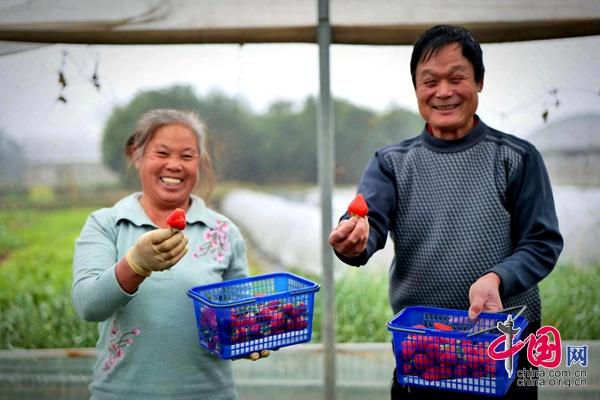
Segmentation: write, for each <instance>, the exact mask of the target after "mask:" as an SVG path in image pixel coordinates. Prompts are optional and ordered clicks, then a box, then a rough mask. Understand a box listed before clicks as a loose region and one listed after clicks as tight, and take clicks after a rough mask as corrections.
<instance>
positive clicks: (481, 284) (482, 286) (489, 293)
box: [469, 272, 504, 320]
mask: <svg viewBox="0 0 600 400" xmlns="http://www.w3.org/2000/svg"><path fill="white" fill-rule="evenodd" d="M499 288H500V277H499V276H498V275H496V274H495V273H493V272H490V273H489V274H485V275H484V276H482V277H481V278H479V279H477V280H476V281H475V283H473V284H472V285H471V288H470V289H469V302H470V303H471V307H470V308H469V319H471V320H474V319H476V318H477V317H478V316H479V314H480V313H481V312H482V311H489V312H497V311H500V310H502V309H503V308H504V307H502V300H500V291H499Z"/></svg>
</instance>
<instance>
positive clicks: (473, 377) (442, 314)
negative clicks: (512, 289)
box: [387, 306, 527, 396]
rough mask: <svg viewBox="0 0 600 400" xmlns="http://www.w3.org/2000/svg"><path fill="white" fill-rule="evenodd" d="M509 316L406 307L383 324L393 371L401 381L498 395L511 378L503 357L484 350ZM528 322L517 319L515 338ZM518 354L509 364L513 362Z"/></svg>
mask: <svg viewBox="0 0 600 400" xmlns="http://www.w3.org/2000/svg"><path fill="white" fill-rule="evenodd" d="M507 317H508V315H507V314H503V313H481V314H480V316H479V318H478V319H477V320H475V321H472V320H470V319H469V317H468V312H467V311H462V310H452V309H444V308H434V307H421V306H416V307H406V308H404V309H403V310H402V311H400V312H399V313H398V314H396V316H394V318H392V319H391V320H390V321H389V322H388V324H387V326H388V330H389V331H390V332H391V333H392V336H393V346H394V354H395V357H396V374H397V378H398V382H399V383H400V384H401V385H408V386H420V387H428V388H435V389H440V390H450V391H455V392H463V393H471V394H478V395H488V396H503V395H504V394H506V392H507V391H508V388H509V387H510V385H511V384H512V382H513V380H514V379H515V376H516V374H515V373H513V374H511V375H509V374H508V372H507V371H506V369H505V366H504V361H502V360H494V359H492V358H491V357H489V356H488V355H487V349H488V347H489V346H490V343H491V342H493V341H494V339H496V338H498V337H499V336H500V333H498V331H497V330H496V329H495V328H496V326H497V323H498V322H503V321H505V320H506V319H507ZM526 326H527V321H526V320H525V318H523V317H520V316H518V315H517V317H516V318H515V320H514V328H515V330H518V333H516V334H515V336H514V339H515V340H518V339H519V338H520V336H521V334H522V333H523V331H524V330H525V328H526ZM517 357H518V354H515V356H514V360H512V362H513V363H514V365H516V364H517Z"/></svg>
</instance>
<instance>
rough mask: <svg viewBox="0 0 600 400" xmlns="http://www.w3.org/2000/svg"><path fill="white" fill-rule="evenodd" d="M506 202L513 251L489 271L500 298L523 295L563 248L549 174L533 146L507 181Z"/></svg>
mask: <svg viewBox="0 0 600 400" xmlns="http://www.w3.org/2000/svg"><path fill="white" fill-rule="evenodd" d="M506 201H507V209H508V211H509V212H510V214H511V236H512V242H513V245H514V251H513V253H512V254H511V255H510V256H509V257H507V258H506V259H504V260H503V261H502V262H501V263H500V264H498V265H496V266H495V267H493V268H492V269H491V270H490V271H488V272H495V273H496V274H498V275H499V276H500V278H501V280H502V284H501V286H500V294H501V296H503V297H506V296H512V295H514V294H516V293H520V292H523V291H525V290H527V289H529V288H530V287H532V286H534V285H535V284H537V283H538V282H539V281H540V280H542V279H543V278H544V277H546V276H547V275H548V274H549V273H550V271H552V269H553V268H554V266H555V265H556V262H557V260H558V256H559V255H560V252H561V251H562V247H563V238H562V236H561V234H560V232H559V230H558V219H557V217H556V211H555V208H554V199H553V196H552V187H551V185H550V179H549V178H548V172H547V171H546V167H545V166H544V161H543V160H542V156H541V154H540V153H539V152H538V151H537V150H536V149H535V148H534V147H533V146H531V148H530V149H529V151H528V152H527V153H525V154H524V156H523V159H522V161H521V163H520V165H519V166H518V167H517V169H516V170H515V172H514V173H513V176H511V177H510V178H509V181H508V187H507V197H506Z"/></svg>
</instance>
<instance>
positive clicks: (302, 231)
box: [221, 186, 600, 275]
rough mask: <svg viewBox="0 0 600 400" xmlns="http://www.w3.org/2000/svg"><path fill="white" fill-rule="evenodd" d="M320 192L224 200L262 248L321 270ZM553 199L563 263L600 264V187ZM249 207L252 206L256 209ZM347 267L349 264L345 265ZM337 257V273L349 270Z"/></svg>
mask: <svg viewBox="0 0 600 400" xmlns="http://www.w3.org/2000/svg"><path fill="white" fill-rule="evenodd" d="M354 194H355V193H354V190H352V189H337V190H336V191H335V194H334V197H333V211H334V219H333V220H332V221H331V226H332V227H333V226H334V225H335V224H336V223H337V219H338V218H339V216H340V215H342V213H343V212H344V211H345V209H346V207H347V205H348V203H349V202H350V201H351V200H352V198H353V196H354ZM318 195H319V193H318V191H317V190H316V189H315V190H311V191H308V192H307V193H306V195H305V196H304V198H303V201H302V200H301V199H299V198H298V196H294V199H293V200H292V199H289V198H286V197H283V196H277V195H273V194H268V193H264V192H257V191H251V190H245V189H244V190H241V189H240V190H234V191H231V192H230V193H229V194H228V195H227V196H226V197H225V198H224V199H223V202H222V205H221V206H222V210H223V212H224V213H225V215H227V216H229V217H230V218H231V219H232V220H234V221H235V222H236V223H237V224H238V225H239V226H240V228H241V229H242V230H243V231H244V233H245V234H246V235H247V236H249V237H248V238H247V239H249V240H250V241H251V242H252V243H253V244H254V245H255V246H258V247H259V250H260V251H261V252H262V253H264V254H266V255H267V256H268V258H269V259H270V260H275V261H276V263H278V264H280V265H281V267H282V268H289V267H293V268H297V269H299V270H302V271H306V272H309V273H312V274H320V273H321V261H320V251H319V243H320V240H321V239H320V207H319V201H318ZM554 199H555V203H556V212H557V214H558V219H559V224H560V230H561V233H562V234H563V237H564V239H565V247H564V249H563V252H562V254H561V258H560V260H559V262H560V263H561V264H567V263H568V264H572V265H575V266H580V267H584V266H589V265H595V264H597V263H598V262H600V189H599V188H591V189H582V188H577V187H573V186H557V187H554ZM249 210H252V211H251V212H250V211H249ZM392 258H393V246H392V243H391V240H390V239H389V238H388V241H387V243H386V247H385V248H384V249H383V250H381V251H379V252H378V253H376V254H375V256H373V258H372V259H371V260H370V261H369V263H368V264H367V266H366V267H362V268H366V269H367V270H369V271H374V272H380V271H385V270H387V268H388V266H389V265H390V262H391V260H392ZM346 268H348V267H346ZM346 268H344V267H343V264H342V263H341V262H340V261H339V260H337V259H336V268H335V269H336V275H339V274H340V273H342V272H343V271H345V270H346Z"/></svg>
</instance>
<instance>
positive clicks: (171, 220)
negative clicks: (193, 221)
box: [167, 208, 185, 231]
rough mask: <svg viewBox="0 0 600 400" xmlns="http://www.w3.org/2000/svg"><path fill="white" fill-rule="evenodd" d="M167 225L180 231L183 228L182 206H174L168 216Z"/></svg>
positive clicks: (183, 215) (183, 213)
mask: <svg viewBox="0 0 600 400" xmlns="http://www.w3.org/2000/svg"><path fill="white" fill-rule="evenodd" d="M167 225H169V226H170V227H171V228H173V229H177V230H179V231H182V230H184V229H185V210H184V209H183V208H176V209H175V211H173V212H172V213H171V214H170V215H169V216H168V217H167Z"/></svg>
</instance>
